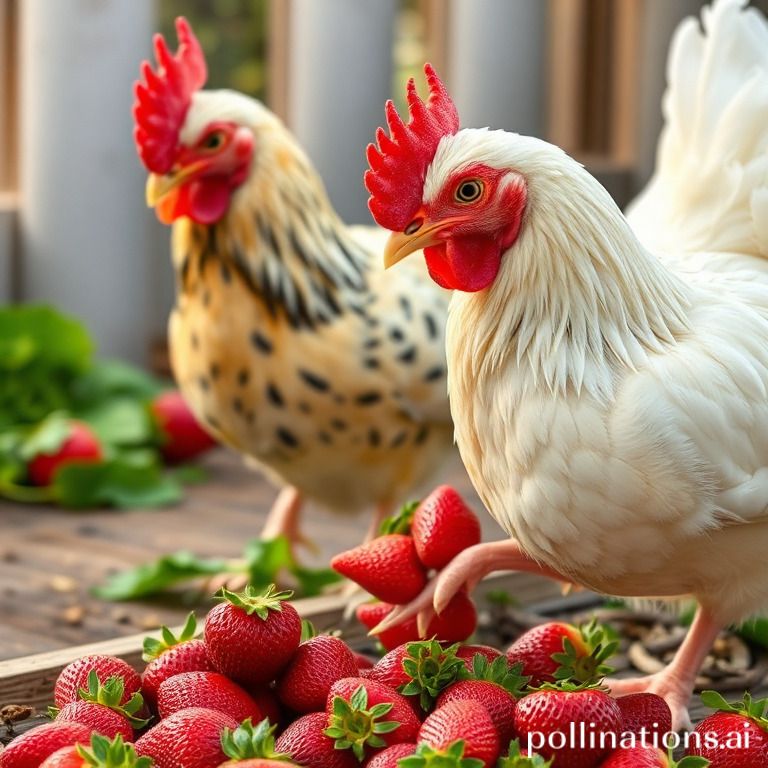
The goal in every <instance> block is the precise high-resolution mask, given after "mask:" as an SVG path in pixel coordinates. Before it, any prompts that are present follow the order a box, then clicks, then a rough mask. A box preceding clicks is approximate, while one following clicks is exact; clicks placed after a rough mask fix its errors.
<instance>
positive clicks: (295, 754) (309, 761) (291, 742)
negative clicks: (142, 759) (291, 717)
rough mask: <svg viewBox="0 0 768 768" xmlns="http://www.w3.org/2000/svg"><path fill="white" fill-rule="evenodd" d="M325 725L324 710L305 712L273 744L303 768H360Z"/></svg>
mask: <svg viewBox="0 0 768 768" xmlns="http://www.w3.org/2000/svg"><path fill="white" fill-rule="evenodd" d="M327 727H328V715H327V713H325V712H312V713H311V714H309V715H304V716H303V717H300V718H299V719H298V720H296V721H294V722H293V723H291V724H290V725H289V726H288V727H287V728H286V729H285V730H284V731H283V732H282V734H280V736H279V737H278V739H277V742H276V743H275V748H276V749H277V750H278V752H286V753H287V754H289V755H290V756H291V758H292V759H293V760H295V761H296V762H297V763H298V764H299V765H301V766H303V767H304V768H359V766H360V763H359V762H358V761H357V759H356V758H355V756H354V755H353V754H352V752H351V750H349V749H336V748H335V747H334V741H333V739H331V738H329V737H328V736H326V735H325V733H323V731H325V729H326V728H327ZM161 768H162V767H161Z"/></svg>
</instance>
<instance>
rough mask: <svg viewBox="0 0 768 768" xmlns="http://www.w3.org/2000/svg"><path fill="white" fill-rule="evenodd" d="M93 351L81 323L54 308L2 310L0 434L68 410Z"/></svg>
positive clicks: (20, 307)
mask: <svg viewBox="0 0 768 768" xmlns="http://www.w3.org/2000/svg"><path fill="white" fill-rule="evenodd" d="M93 346H94V345H93V342H92V341H91V339H90V337H89V335H88V333H87V331H86V330H85V328H83V326H82V325H81V324H80V323H79V322H78V321H77V320H75V319H74V318H72V317H68V316H66V315H62V314H60V313H59V312H57V311H56V310H54V309H53V308H51V307H45V306H9V307H3V308H0V430H1V429H4V428H6V427H9V426H13V425H16V424H31V423H34V422H37V421H39V420H40V419H42V418H44V417H45V416H47V415H48V414H49V413H51V412H52V411H55V410H59V409H66V408H67V407H68V405H69V403H70V392H71V387H72V382H73V381H74V379H75V378H76V377H77V376H79V375H80V374H83V373H85V372H86V371H87V370H88V368H89V367H90V365H91V362H92V356H93Z"/></svg>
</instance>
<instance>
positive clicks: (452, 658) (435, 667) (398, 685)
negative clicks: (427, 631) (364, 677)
mask: <svg viewBox="0 0 768 768" xmlns="http://www.w3.org/2000/svg"><path fill="white" fill-rule="evenodd" d="M458 647H459V646H458V643H456V644H454V645H451V646H448V647H447V648H444V647H443V646H441V645H440V643H438V642H437V640H420V641H417V642H414V643H406V644H405V645H401V646H400V647H399V648H395V649H394V650H392V651H390V652H389V653H388V654H386V656H384V657H383V658H382V659H381V660H380V661H379V662H378V663H377V664H376V665H375V666H374V667H373V669H372V670H371V673H370V676H369V679H371V680H378V681H379V682H381V683H385V684H386V685H389V686H390V687H391V688H394V689H395V690H397V691H399V692H400V693H402V694H403V696H418V697H419V704H420V705H421V708H422V709H423V710H425V711H427V710H429V709H430V708H431V707H432V704H434V702H435V699H436V698H437V697H438V696H439V695H440V693H441V692H442V691H443V690H444V689H445V688H447V687H448V686H449V685H451V684H452V683H454V682H456V680H458V679H459V675H460V674H461V671H462V670H463V669H464V662H463V661H462V659H459V658H458V657H457V656H456V651H457V650H458Z"/></svg>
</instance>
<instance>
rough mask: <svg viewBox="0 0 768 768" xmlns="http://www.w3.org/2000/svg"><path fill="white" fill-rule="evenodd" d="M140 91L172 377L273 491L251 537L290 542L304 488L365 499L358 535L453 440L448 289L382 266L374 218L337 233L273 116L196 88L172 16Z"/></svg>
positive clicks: (312, 493)
mask: <svg viewBox="0 0 768 768" xmlns="http://www.w3.org/2000/svg"><path fill="white" fill-rule="evenodd" d="M177 33H178V36H179V43H180V44H179V49H178V52H177V53H176V54H171V53H170V52H169V50H168V49H167V47H166V44H165V42H164V40H163V38H162V37H161V36H159V35H158V36H156V38H155V50H156V56H157V62H158V64H157V68H156V69H155V70H153V69H152V67H151V65H150V64H149V63H148V62H145V63H144V65H143V68H142V81H141V82H139V83H137V85H136V90H135V93H136V102H135V104H134V117H135V123H136V129H135V137H136V143H137V148H138V152H139V155H140V157H141V159H142V161H143V163H144V165H145V166H146V167H147V169H148V170H149V171H150V172H151V175H150V177H149V180H148V183H147V200H148V203H149V205H150V206H153V207H155V209H156V212H157V215H158V217H159V218H160V219H161V220H162V221H163V222H165V223H167V224H171V223H173V236H172V255H173V264H174V267H175V270H176V274H177V283H178V297H177V302H176V306H175V308H174V310H173V313H172V315H171V318H170V325H169V341H170V352H171V362H172V367H173V371H174V374H175V376H176V379H177V381H178V384H179V386H180V388H181V390H182V392H183V394H184V396H185V398H186V399H187V400H188V402H189V403H190V405H191V407H192V409H193V410H194V412H195V414H196V415H197V417H198V418H199V419H200V420H201V421H202V423H203V424H204V425H205V426H206V428H207V429H208V430H210V431H211V432H212V433H213V434H214V435H215V436H216V437H217V438H218V439H219V440H221V442H223V443H224V444H225V445H227V446H229V447H230V448H233V449H234V450H236V451H238V452H239V453H241V454H243V455H244V456H246V457H248V458H249V459H250V460H252V461H253V462H254V463H255V464H256V465H257V466H258V467H259V468H261V469H262V470H263V471H264V472H265V473H266V474H267V475H268V476H269V477H270V478H271V479H273V480H274V482H275V483H276V484H277V485H279V486H282V487H283V489H284V490H283V492H282V493H281V494H280V495H279V496H278V499H277V501H276V503H275V506H274V507H273V509H272V512H271V514H270V517H269V520H268V522H267V525H266V528H265V529H264V535H265V536H267V537H272V536H275V535H278V534H281V533H282V534H285V535H287V536H289V538H291V539H292V540H293V541H298V540H300V538H301V535H300V532H299V529H298V525H297V515H298V513H299V509H300V507H301V505H302V501H303V499H304V497H309V498H312V499H315V500H317V501H318V502H320V503H321V504H324V505H326V506H328V507H329V508H331V509H332V510H335V511H339V512H352V511H357V510H361V509H363V508H365V507H369V506H375V508H376V514H375V515H374V520H373V522H372V525H371V531H374V530H375V529H377V527H378V523H379V521H380V519H381V517H382V516H383V515H384V514H386V513H388V512H389V511H390V510H391V508H392V506H393V504H395V503H397V502H400V501H403V500H405V498H407V496H408V495H409V494H411V493H412V492H413V491H414V488H415V487H416V486H418V485H419V484H421V483H423V482H425V480H426V479H428V478H429V476H430V475H431V474H432V473H433V472H434V471H435V470H436V469H437V468H439V467H440V465H441V464H442V463H443V461H444V459H446V458H447V456H448V455H449V453H450V451H451V450H452V425H451V420H450V415H449V410H448V401H447V391H446V379H445V376H446V369H445V351H444V325H445V315H446V310H447V299H448V294H447V293H446V292H445V291H443V290H442V289H440V288H437V287H436V286H435V285H434V283H432V281H430V280H429V279H428V276H427V274H426V271H425V269H424V267H423V265H414V268H413V269H410V270H403V271H402V272H398V273H395V272H392V273H387V272H385V271H384V270H383V268H382V267H381V253H382V251H383V246H384V243H385V240H386V237H385V234H386V233H384V231H383V230H379V229H375V228H370V227H347V226H345V225H344V224H343V223H342V222H341V221H340V219H339V218H338V216H337V215H336V213H335V211H334V210H333V208H332V207H331V204H330V202H329V200H328V197H327V195H326V192H325V189H324V187H323V184H322V182H321V180H320V179H319V177H318V175H317V173H316V172H315V170H314V169H313V167H312V166H311V164H310V162H309V160H308V159H307V157H306V155H305V154H304V152H303V151H302V150H301V148H300V147H299V146H298V144H297V143H296V141H295V139H294V138H293V137H292V136H291V134H290V133H289V132H288V131H287V130H286V128H285V127H284V126H283V124H282V123H281V122H280V120H279V119H278V118H277V117H276V116H275V115H274V114H273V113H271V112H270V111H269V110H268V109H266V107H264V106H263V105H262V104H261V103H259V102H258V101H256V100H254V99H252V98H249V97H247V96H245V95H242V94H239V93H236V92H233V91H224V90H222V91H204V90H201V88H202V87H203V85H204V82H205V79H206V67H205V61H204V58H203V54H202V51H201V49H200V46H199V44H198V42H197V40H196V38H195V37H194V35H193V32H192V30H191V29H190V27H189V25H188V24H187V22H186V21H185V20H184V19H179V20H177Z"/></svg>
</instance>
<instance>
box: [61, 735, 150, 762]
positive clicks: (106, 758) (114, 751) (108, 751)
mask: <svg viewBox="0 0 768 768" xmlns="http://www.w3.org/2000/svg"><path fill="white" fill-rule="evenodd" d="M76 749H77V754H78V755H80V757H81V758H82V759H83V761H84V765H86V766H93V768H151V766H152V765H154V761H153V760H152V758H151V757H138V756H137V755H136V750H135V749H134V747H133V744H125V743H124V742H123V737H122V735H121V734H118V735H117V736H115V738H114V739H113V740H112V741H110V740H109V739H107V738H106V737H104V736H102V735H101V734H98V733H94V734H93V735H92V736H91V745H90V747H85V746H83V745H82V744H78V745H77V746H76Z"/></svg>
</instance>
